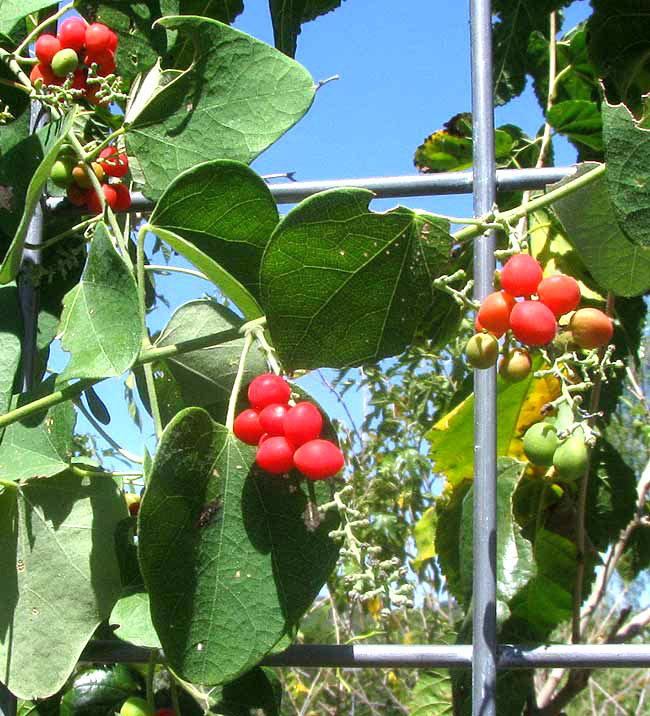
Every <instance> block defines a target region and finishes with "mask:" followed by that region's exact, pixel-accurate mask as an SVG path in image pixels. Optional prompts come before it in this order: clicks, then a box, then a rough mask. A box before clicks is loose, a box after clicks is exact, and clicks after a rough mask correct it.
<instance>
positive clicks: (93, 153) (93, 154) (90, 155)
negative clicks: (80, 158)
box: [86, 127, 126, 159]
mask: <svg viewBox="0 0 650 716" xmlns="http://www.w3.org/2000/svg"><path fill="white" fill-rule="evenodd" d="M125 133H126V129H124V127H118V128H117V129H116V130H115V131H113V132H111V133H110V134H109V135H108V137H106V139H104V141H103V142H101V143H100V144H98V145H97V146H96V147H93V148H92V149H91V150H90V151H88V152H86V157H87V158H88V159H94V158H95V157H96V156H97V155H98V154H99V153H100V152H101V151H102V149H105V148H106V147H107V146H108V145H109V144H110V143H111V142H112V141H113V140H114V139H116V138H117V137H120V136H122V135H123V134H125Z"/></svg>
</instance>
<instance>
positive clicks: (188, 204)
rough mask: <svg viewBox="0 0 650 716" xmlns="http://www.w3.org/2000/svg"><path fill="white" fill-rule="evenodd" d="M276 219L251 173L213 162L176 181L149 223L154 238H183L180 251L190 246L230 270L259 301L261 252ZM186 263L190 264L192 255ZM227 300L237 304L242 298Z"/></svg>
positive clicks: (238, 165) (261, 186)
mask: <svg viewBox="0 0 650 716" xmlns="http://www.w3.org/2000/svg"><path fill="white" fill-rule="evenodd" d="M278 218H279V217H278V210H277V207H276V204H275V201H274V200H273V197H272V195H271V192H270V191H269V188H268V186H267V185H266V183H265V182H264V181H263V180H262V179H261V178H260V177H259V176H258V175H257V174H256V173H255V172H254V171H253V170H252V169H249V168H248V167H247V166H246V165H245V164H241V163H239V162H233V161H228V160H215V161H211V162H205V163H204V164H199V165H198V166H196V167H194V168H192V169H189V170H188V171H186V172H184V173H183V174H181V175H180V176H179V177H177V178H176V179H175V180H174V181H173V182H172V184H171V185H170V186H169V187H168V188H167V190H166V191H165V193H164V194H163V195H162V196H161V197H160V199H159V200H158V203H157V204H156V208H155V209H154V211H153V214H152V215H151V219H150V221H149V223H150V224H151V226H152V231H154V232H156V233H157V232H158V230H159V229H164V230H165V231H169V232H172V233H174V234H175V235H176V236H179V237H181V238H182V239H183V240H184V242H185V243H183V244H179V245H178V246H179V250H180V249H182V248H183V247H184V246H186V245H187V244H189V245H190V246H191V247H192V252H194V251H196V252H198V253H200V254H202V255H203V256H205V259H204V260H205V261H207V260H211V261H213V262H214V263H215V264H217V265H218V266H220V267H221V268H222V269H224V270H225V271H228V272H229V273H230V274H231V275H232V276H234V277H235V279H237V281H239V282H240V283H241V284H243V285H244V286H245V288H246V289H247V290H248V291H249V292H250V293H251V294H252V295H253V296H254V297H255V298H259V292H260V288H259V270H260V263H261V260H262V253H263V252H264V248H265V247H266V244H267V243H268V240H269V237H270V236H271V234H272V233H273V230H274V229H275V227H276V225H277V223H278ZM175 248H176V247H175ZM181 253H183V252H182V251H181ZM186 258H188V259H189V260H192V259H191V255H190V256H187V257H186ZM227 288H228V286H227V285H226V286H225V288H224V290H225V289H227ZM229 298H231V300H233V301H234V302H235V303H238V300H237V299H238V298H240V297H239V296H238V295H237V294H235V295H233V296H230V295H229ZM249 301H250V299H249Z"/></svg>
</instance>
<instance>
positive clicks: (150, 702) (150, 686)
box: [145, 649, 158, 713]
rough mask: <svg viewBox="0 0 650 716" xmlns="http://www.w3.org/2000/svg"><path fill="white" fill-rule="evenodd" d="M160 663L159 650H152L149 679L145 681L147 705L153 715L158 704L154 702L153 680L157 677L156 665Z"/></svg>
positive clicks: (148, 672) (148, 668)
mask: <svg viewBox="0 0 650 716" xmlns="http://www.w3.org/2000/svg"><path fill="white" fill-rule="evenodd" d="M157 662H158V649H152V650H151V654H150V656H149V663H148V664H147V677H146V681H145V686H146V693H147V704H148V705H149V710H150V712H151V713H153V712H154V711H155V710H156V704H155V701H154V692H153V679H154V676H155V675H156V664H157Z"/></svg>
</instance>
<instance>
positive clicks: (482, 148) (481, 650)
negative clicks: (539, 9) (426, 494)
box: [470, 0, 497, 716]
mask: <svg viewBox="0 0 650 716" xmlns="http://www.w3.org/2000/svg"><path fill="white" fill-rule="evenodd" d="M470 31H471V53H472V57H471V59H472V126H473V130H472V132H473V139H474V173H473V178H474V214H475V216H483V215H485V214H487V213H488V212H489V211H491V209H492V206H493V204H494V200H495V198H496V174H495V160H494V112H493V93H492V81H493V80H492V15H491V8H490V0H470ZM494 244H495V237H494V233H493V232H490V233H488V234H485V235H483V236H480V237H479V238H478V239H476V241H475V242H474V282H475V284H474V296H475V298H477V299H479V300H481V299H482V298H484V297H485V296H486V294H488V293H489V292H490V291H492V285H493V275H494V266H495V263H494ZM474 397H475V401H474V488H473V490H474V524H473V527H474V530H473V532H474V543H473V564H474V574H473V583H474V590H473V599H472V603H473V610H474V611H473V614H472V620H473V646H474V648H473V651H472V714H473V716H479V714H480V716H495V714H496V673H497V672H496V663H497V657H496V370H495V369H494V368H492V369H491V370H475V371H474Z"/></svg>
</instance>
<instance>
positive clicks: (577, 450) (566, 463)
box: [553, 435, 589, 480]
mask: <svg viewBox="0 0 650 716" xmlns="http://www.w3.org/2000/svg"><path fill="white" fill-rule="evenodd" d="M588 464H589V451H588V450H587V445H586V444H585V441H584V438H583V437H581V436H579V435H571V436H570V437H568V438H567V439H566V440H565V441H564V442H563V443H562V444H561V445H560V446H559V447H558V449H557V450H556V451H555V454H554V455H553V465H554V467H555V469H556V470H557V474H558V477H561V478H562V479H564V480H577V479H578V478H579V477H581V476H582V475H584V473H585V470H586V469H587V465H588Z"/></svg>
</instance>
